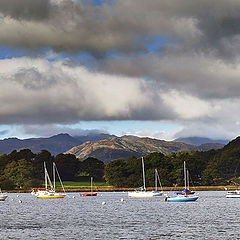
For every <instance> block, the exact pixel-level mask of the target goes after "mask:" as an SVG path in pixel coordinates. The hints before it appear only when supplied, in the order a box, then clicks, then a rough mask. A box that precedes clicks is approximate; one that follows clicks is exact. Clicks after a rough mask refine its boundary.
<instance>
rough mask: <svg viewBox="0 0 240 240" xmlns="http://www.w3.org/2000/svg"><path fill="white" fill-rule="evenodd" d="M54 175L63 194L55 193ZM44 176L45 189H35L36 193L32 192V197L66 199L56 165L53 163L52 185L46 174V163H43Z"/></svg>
mask: <svg viewBox="0 0 240 240" xmlns="http://www.w3.org/2000/svg"><path fill="white" fill-rule="evenodd" d="M56 173H57V175H58V178H59V181H60V183H61V186H62V189H63V191H64V193H57V192H56ZM44 175H45V188H37V191H36V192H35V191H34V190H33V191H32V195H34V196H36V197H37V198H64V197H66V194H65V189H64V186H63V183H62V180H61V178H60V175H59V173H58V170H57V167H56V164H55V163H54V162H53V185H52V182H51V180H50V177H49V175H48V172H47V168H46V163H45V162H44ZM48 183H49V185H50V189H48Z"/></svg>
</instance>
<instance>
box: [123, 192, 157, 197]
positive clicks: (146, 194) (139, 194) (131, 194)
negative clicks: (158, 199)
mask: <svg viewBox="0 0 240 240" xmlns="http://www.w3.org/2000/svg"><path fill="white" fill-rule="evenodd" d="M128 196H129V197H154V193H153V192H152V191H139V192H137V191H136V192H128Z"/></svg>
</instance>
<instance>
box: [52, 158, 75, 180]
mask: <svg viewBox="0 0 240 240" xmlns="http://www.w3.org/2000/svg"><path fill="white" fill-rule="evenodd" d="M54 161H55V163H56V166H57V169H58V172H59V174H60V176H61V179H62V180H64V181H70V180H74V176H75V175H76V174H77V172H78V168H79V161H78V160H77V158H76V156H75V155H73V154H62V153H61V154H58V155H57V156H56V157H55V158H54Z"/></svg>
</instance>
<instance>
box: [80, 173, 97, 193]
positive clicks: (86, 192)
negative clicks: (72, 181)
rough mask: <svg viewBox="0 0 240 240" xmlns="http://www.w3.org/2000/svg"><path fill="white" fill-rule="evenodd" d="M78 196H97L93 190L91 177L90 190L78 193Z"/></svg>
mask: <svg viewBox="0 0 240 240" xmlns="http://www.w3.org/2000/svg"><path fill="white" fill-rule="evenodd" d="M80 196H82V197H88V196H97V193H96V192H93V177H91V192H86V193H80Z"/></svg>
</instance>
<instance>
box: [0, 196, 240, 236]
mask: <svg viewBox="0 0 240 240" xmlns="http://www.w3.org/2000/svg"><path fill="white" fill-rule="evenodd" d="M18 195H19V196H18V197H17V194H8V196H9V197H8V198H7V199H6V201H4V202H0V206H1V207H0V216H1V220H0V230H1V232H0V239H240V228H239V225H240V198H239V199H227V198H225V193H224V192H200V193H199V195H200V198H199V199H198V201H196V202H187V203H181V202H175V203H174V202H163V201H161V200H162V199H163V197H154V198H128V196H127V193H123V192H121V193H99V194H98V196H97V197H80V196H79V193H69V194H68V196H67V197H65V198H64V199H37V198H36V197H34V196H32V195H31V194H30V193H22V194H18ZM121 198H123V199H124V201H121ZM19 200H21V201H22V203H20V202H19ZM102 202H106V204H105V205H103V204H102Z"/></svg>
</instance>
